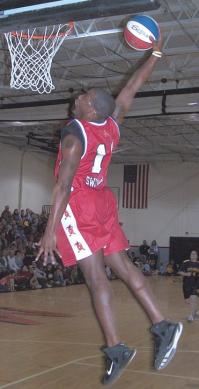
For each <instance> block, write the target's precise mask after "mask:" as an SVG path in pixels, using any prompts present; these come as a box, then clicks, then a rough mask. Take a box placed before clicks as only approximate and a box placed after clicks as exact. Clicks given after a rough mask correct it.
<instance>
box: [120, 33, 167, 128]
mask: <svg viewBox="0 0 199 389" xmlns="http://www.w3.org/2000/svg"><path fill="white" fill-rule="evenodd" d="M161 45H162V41H161V39H160V40H159V41H158V42H156V43H154V45H153V51H152V53H153V52H154V51H159V52H161ZM152 53H151V55H150V57H149V58H148V59H147V60H146V62H145V63H144V64H143V65H142V66H141V67H140V68H139V69H138V70H136V71H135V73H134V74H133V75H132V76H131V78H130V79H129V80H128V81H127V83H126V85H125V86H124V88H123V89H122V90H121V92H120V93H119V95H118V96H117V98H116V100H115V102H116V108H115V111H114V113H113V118H114V119H115V120H116V121H117V122H118V123H121V122H122V121H123V119H124V116H125V114H126V113H127V112H128V111H129V108H130V107H131V105H132V102H133V99H134V97H135V95H136V93H137V91H138V90H139V89H140V87H141V86H142V85H143V84H144V83H145V81H146V80H147V79H148V77H149V76H150V74H151V73H152V70H153V68H154V66H155V64H156V62H157V59H158V57H157V56H155V55H153V54H152Z"/></svg>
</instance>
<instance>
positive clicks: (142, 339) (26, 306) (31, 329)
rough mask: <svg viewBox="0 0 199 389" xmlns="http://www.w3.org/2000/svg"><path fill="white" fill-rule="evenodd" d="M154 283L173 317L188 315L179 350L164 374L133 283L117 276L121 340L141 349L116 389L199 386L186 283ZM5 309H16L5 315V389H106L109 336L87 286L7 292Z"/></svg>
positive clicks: (1, 379) (1, 370)
mask: <svg viewBox="0 0 199 389" xmlns="http://www.w3.org/2000/svg"><path fill="white" fill-rule="evenodd" d="M149 282H150V283H151V285H152V288H153V290H154V292H155V294H156V296H157V298H158V300H159V302H160V304H161V308H162V311H163V312H164V314H165V315H166V317H170V318H173V319H174V320H183V323H184V333H183V337H182V340H181V342H180V345H179V350H178V353H177V355H176V357H175V359H174V360H173V361H172V363H171V364H170V365H169V366H168V367H167V368H166V369H164V370H162V371H161V372H155V371H154V370H153V369H152V368H151V357H152V342H151V337H150V334H149V331H148V328H149V322H148V319H147V318H146V316H145V314H144V313H143V311H142V309H141V308H140V307H139V305H138V304H137V302H136V301H135V300H134V299H133V298H132V296H131V294H130V292H129V291H128V290H127V289H126V287H125V286H124V285H123V284H122V283H121V282H120V281H118V280H117V281H112V282H111V284H112V287H113V289H114V292H115V301H116V304H115V305H116V312H117V317H118V324H119V327H120V331H121V338H122V340H124V341H125V342H127V343H128V345H130V346H133V347H136V348H137V351H138V352H137V355H136V357H135V359H134V361H133V362H132V363H131V364H130V365H129V367H128V368H127V370H126V372H125V373H124V375H123V376H122V377H121V378H120V379H119V381H118V382H117V383H116V384H115V385H113V387H114V388H115V389H130V388H131V389H168V388H169V389H185V388H186V389H198V388H199V368H198V356H199V337H198V330H199V321H198V322H197V321H195V322H194V323H192V324H188V323H186V321H185V319H184V318H185V316H186V307H185V305H184V302H183V298H182V292H181V287H182V285H181V280H180V279H179V278H178V277H176V278H166V277H159V276H154V277H153V278H150V280H149ZM1 306H2V307H3V309H5V308H12V309H15V310H16V311H15V312H14V313H12V312H11V311H6V310H5V311H3V312H4V315H3V314H1V313H0V344H1V347H0V354H1V359H0V361H1V362H0V389H3V388H13V389H15V388H16V389H36V388H40V389H66V388H67V389H98V388H102V385H101V384H100V376H101V375H102V372H103V360H102V357H101V356H102V354H101V352H100V350H99V347H100V345H101V344H103V338H102V336H101V332H100V329H99V327H98V325H97V323H96V320H95V317H94V314H93V311H92V308H91V304H90V299H89V296H88V292H87V289H86V287H85V286H84V285H75V286H71V287H67V288H56V289H45V290H36V291H31V292H16V293H8V294H1ZM17 309H23V312H21V313H20V312H17ZM30 310H31V311H33V312H32V313H33V315H31V316H30ZM42 310H43V311H45V312H46V311H48V312H53V313H65V317H53V316H52V315H50V314H47V316H44V315H45V313H44V314H43V316H42V314H41V315H40V316H39V313H40V312H41V311H42ZM35 311H36V312H35ZM38 311H39V312H38ZM6 312H8V316H6V315H7V314H6ZM9 315H10V316H9ZM1 316H2V318H3V317H4V319H6V317H8V321H9V320H10V319H9V317H11V318H12V316H13V318H14V319H13V321H14V320H18V318H19V320H20V318H21V320H23V319H28V320H32V321H33V322H35V324H31V325H22V324H16V323H15V324H14V323H6V322H1ZM6 320H7V319H6Z"/></svg>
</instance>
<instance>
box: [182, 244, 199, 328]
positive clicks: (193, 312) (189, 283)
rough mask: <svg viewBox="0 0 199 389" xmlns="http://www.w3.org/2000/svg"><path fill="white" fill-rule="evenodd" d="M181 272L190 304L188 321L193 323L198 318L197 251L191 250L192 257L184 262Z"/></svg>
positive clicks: (198, 272) (198, 283)
mask: <svg viewBox="0 0 199 389" xmlns="http://www.w3.org/2000/svg"><path fill="white" fill-rule="evenodd" d="M179 274H180V275H182V276H183V294H184V299H185V302H186V303H187V304H188V306H189V315H188V317H187V321H188V322H189V323H192V322H193V321H194V319H195V318H198V314H197V303H198V302H197V298H198V297H197V296H198V295H199V261H198V253H197V251H195V250H193V251H191V253H190V258H189V259H187V260H186V261H184V262H183V264H182V269H181V271H180V272H179Z"/></svg>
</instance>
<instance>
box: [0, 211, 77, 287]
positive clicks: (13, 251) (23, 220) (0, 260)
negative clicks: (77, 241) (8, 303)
mask: <svg viewBox="0 0 199 389" xmlns="http://www.w3.org/2000/svg"><path fill="white" fill-rule="evenodd" d="M46 223H47V215H46V214H45V213H42V214H41V215H39V214H36V213H34V212H33V211H31V210H30V209H26V211H24V210H21V211H20V212H19V210H18V209H15V210H14V212H11V211H10V207H9V206H6V207H5V209H4V210H3V212H2V213H1V216H0V292H8V291H15V290H26V289H41V288H52V287H55V286H67V285H72V284H80V283H83V282H84V279H83V275H82V273H81V271H80V269H79V268H78V267H77V266H73V267H71V268H63V266H62V264H61V261H60V259H59V258H58V257H56V260H57V263H56V264H55V265H52V264H51V263H50V261H49V263H48V264H47V266H45V267H44V266H43V263H42V261H38V262H35V258H36V256H37V252H38V242H39V240H40V239H41V236H42V235H43V232H44V230H45V226H46Z"/></svg>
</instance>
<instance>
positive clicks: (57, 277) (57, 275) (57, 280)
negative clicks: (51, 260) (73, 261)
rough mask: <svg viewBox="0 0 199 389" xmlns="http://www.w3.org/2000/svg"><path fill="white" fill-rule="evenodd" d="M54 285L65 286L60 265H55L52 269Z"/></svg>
mask: <svg viewBox="0 0 199 389" xmlns="http://www.w3.org/2000/svg"><path fill="white" fill-rule="evenodd" d="M54 285H55V286H65V285H66V284H65V280H64V275H63V272H62V268H61V266H60V265H57V266H56V268H55V271H54Z"/></svg>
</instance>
